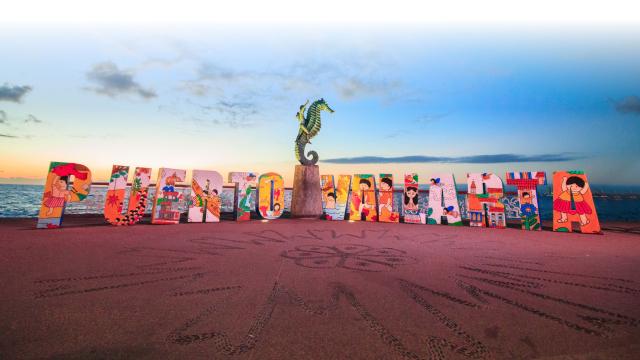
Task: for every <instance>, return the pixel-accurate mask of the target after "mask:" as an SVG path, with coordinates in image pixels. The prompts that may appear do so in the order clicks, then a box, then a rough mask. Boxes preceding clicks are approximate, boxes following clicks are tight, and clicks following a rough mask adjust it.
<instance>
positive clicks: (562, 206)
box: [553, 176, 592, 226]
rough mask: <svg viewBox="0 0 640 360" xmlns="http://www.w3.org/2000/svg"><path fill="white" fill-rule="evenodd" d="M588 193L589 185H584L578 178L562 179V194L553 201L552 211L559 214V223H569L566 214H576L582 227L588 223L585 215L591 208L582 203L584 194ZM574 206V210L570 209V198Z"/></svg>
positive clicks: (584, 202)
mask: <svg viewBox="0 0 640 360" xmlns="http://www.w3.org/2000/svg"><path fill="white" fill-rule="evenodd" d="M587 191H589V184H588V183H585V181H584V180H582V179H581V178H580V177H578V176H571V177H569V178H567V177H566V176H565V177H563V178H562V193H560V196H558V197H557V198H556V199H555V200H554V201H553V209H554V210H556V211H558V212H560V219H558V222H559V223H565V222H567V221H569V219H568V217H567V214H571V215H573V214H578V215H579V216H580V225H582V226H584V225H587V224H588V223H589V219H587V215H590V214H591V213H592V210H591V207H589V204H587V202H586V201H584V194H586V193H587ZM572 197H573V201H574V203H575V205H576V209H575V210H573V209H571V198H572Z"/></svg>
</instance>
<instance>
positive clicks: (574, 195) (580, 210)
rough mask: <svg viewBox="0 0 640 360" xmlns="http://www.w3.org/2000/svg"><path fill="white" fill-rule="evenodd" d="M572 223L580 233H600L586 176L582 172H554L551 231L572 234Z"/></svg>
mask: <svg viewBox="0 0 640 360" xmlns="http://www.w3.org/2000/svg"><path fill="white" fill-rule="evenodd" d="M572 201H573V206H572ZM574 223H577V224H578V226H580V232H582V233H596V234H597V233H600V221H599V220H598V213H597V212H596V207H595V204H594V203H593V194H591V187H590V186H589V181H588V180H587V175H586V174H585V173H584V172H583V171H556V172H554V173H553V231H560V232H572V231H573V226H572V225H573V224H574Z"/></svg>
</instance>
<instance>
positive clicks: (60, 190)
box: [36, 161, 91, 229]
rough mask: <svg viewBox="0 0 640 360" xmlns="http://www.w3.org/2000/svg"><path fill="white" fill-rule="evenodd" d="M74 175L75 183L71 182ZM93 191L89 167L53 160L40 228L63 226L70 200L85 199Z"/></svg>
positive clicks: (47, 182)
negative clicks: (65, 210)
mask: <svg viewBox="0 0 640 360" xmlns="http://www.w3.org/2000/svg"><path fill="white" fill-rule="evenodd" d="M71 177H73V185H72V186H71V189H69V182H70V180H71ZM89 191H91V171H90V170H89V168H88V167H86V166H84V165H81V164H76V163H66V162H57V161H52V162H51V163H50V164H49V171H48V173H47V180H46V182H45V184H44V194H43V195H42V203H41V206H40V212H39V213H38V224H37V225H36V227H37V228H38V229H55V228H58V227H60V226H62V215H63V214H64V208H65V205H66V204H67V203H68V202H77V201H82V200H84V199H85V198H86V197H87V196H88V195H89Z"/></svg>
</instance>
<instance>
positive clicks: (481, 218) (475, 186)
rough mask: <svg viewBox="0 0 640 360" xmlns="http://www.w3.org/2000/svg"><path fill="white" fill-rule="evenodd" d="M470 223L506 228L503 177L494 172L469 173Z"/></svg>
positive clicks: (468, 205)
mask: <svg viewBox="0 0 640 360" xmlns="http://www.w3.org/2000/svg"><path fill="white" fill-rule="evenodd" d="M467 189H468V190H467V207H468V211H469V225H470V226H479V227H489V228H496V229H505V228H506V227H507V219H506V217H505V214H504V204H503V203H502V202H501V199H502V196H504V188H503V184H502V179H500V177H499V176H497V175H495V174H492V173H482V174H481V173H471V174H467Z"/></svg>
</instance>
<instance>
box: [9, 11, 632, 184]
mask: <svg viewBox="0 0 640 360" xmlns="http://www.w3.org/2000/svg"><path fill="white" fill-rule="evenodd" d="M112 3H113V2H110V3H106V4H112ZM356 3H358V2H356ZM374 3H375V2H367V3H366V4H369V5H368V7H367V6H365V5H363V4H365V3H361V4H360V6H361V7H358V6H356V5H341V4H340V2H335V1H328V2H326V3H323V7H325V8H326V9H323V11H313V9H312V7H313V6H317V2H315V3H313V2H309V3H306V2H295V3H294V2H289V3H287V2H285V3H282V4H280V3H279V2H276V5H273V6H272V7H270V8H269V9H268V11H271V13H269V14H267V15H268V16H265V15H264V11H267V10H265V9H264V8H261V7H260V6H258V7H257V8H253V7H249V8H252V10H250V11H245V10H246V9H243V8H240V7H233V5H223V6H222V8H219V7H215V8H204V9H202V10H203V11H194V9H195V10H197V6H206V5H202V4H200V3H193V4H191V3H190V2H189V1H187V3H186V4H183V5H182V6H180V7H179V8H169V9H167V8H162V7H160V8H159V9H155V10H153V11H152V10H149V8H148V7H147V8H144V7H140V6H137V7H132V8H131V7H128V6H135V5H127V2H121V1H115V5H113V4H112V5H110V6H107V5H105V7H104V8H103V11H102V12H96V11H93V10H91V9H88V8H86V6H84V5H82V3H81V2H75V1H66V2H65V1H63V2H62V4H58V6H56V7H51V6H48V7H44V8H38V9H39V10H37V11H35V12H34V11H30V7H29V6H30V2H29V1H27V2H26V3H25V4H23V5H19V4H18V5H12V6H13V7H10V8H9V9H8V11H6V12H4V15H2V16H4V17H5V18H4V19H2V18H0V23H1V24H3V25H0V44H1V45H2V52H1V53H2V55H0V183H42V182H43V178H44V177H45V176H46V170H47V168H48V163H49V161H67V162H78V163H82V164H84V165H86V166H88V167H89V168H90V169H91V170H92V172H93V173H94V180H96V181H106V180H107V179H108V175H109V172H110V169H111V165H113V164H119V165H129V166H131V167H132V168H133V167H135V166H148V167H152V168H154V169H155V170H157V169H158V168H160V167H170V168H180V169H187V170H192V169H203V170H217V171H219V172H221V173H222V174H223V176H225V177H226V173H227V172H229V171H256V172H259V173H264V172H268V171H275V172H278V173H280V174H282V175H283V176H284V178H285V183H286V184H287V185H290V184H291V183H292V180H293V171H294V166H295V165H296V160H295V156H294V152H293V148H294V140H295V137H296V134H297V131H298V122H297V120H296V118H295V114H296V112H297V110H298V107H299V106H300V105H301V104H303V103H304V102H305V101H306V100H311V101H313V100H316V99H319V98H324V99H325V100H326V101H327V103H328V104H329V105H330V106H331V108H332V109H333V110H335V112H334V113H332V114H329V113H326V112H325V113H323V114H322V130H321V131H320V133H319V134H318V135H317V137H315V138H314V139H313V140H312V144H311V145H308V146H307V149H308V150H315V151H317V152H318V153H319V155H320V162H319V165H320V169H321V173H323V174H335V175H337V174H354V173H374V174H378V173H393V174H394V175H396V176H398V177H401V176H402V174H403V173H405V172H417V173H418V174H420V175H421V176H422V177H424V178H427V177H428V176H430V174H434V173H437V172H448V173H453V174H454V175H455V176H456V179H457V180H458V182H464V176H465V175H466V173H468V172H494V173H497V174H499V175H501V176H503V175H504V173H505V172H506V171H547V173H548V177H549V178H550V177H551V173H552V172H553V171H554V170H576V169H577V170H584V171H586V172H587V174H588V175H589V178H590V180H591V181H592V182H594V183H598V184H621V185H640V181H639V180H638V179H640V161H639V160H638V158H637V156H638V154H640V66H638V63H640V46H638V45H637V44H638V39H640V21H638V20H639V19H640V15H633V14H639V13H640V12H634V11H631V10H633V9H630V8H628V7H627V8H625V7H624V6H622V5H626V6H633V5H631V3H630V2H629V3H627V2H622V3H621V4H617V5H619V6H617V7H616V6H614V5H615V4H614V5H612V6H611V7H607V8H598V7H594V6H590V5H584V6H583V10H584V11H583V12H582V13H580V14H577V13H576V12H575V11H573V10H574V9H575V8H574V7H571V6H557V5H555V6H554V5H552V3H548V4H547V5H548V6H549V7H548V8H545V7H544V3H547V2H545V1H543V2H542V3H543V5H542V6H540V5H536V7H534V6H533V5H531V4H534V2H530V3H529V2H525V3H527V4H530V7H529V9H527V8H526V7H525V9H524V10H516V9H515V8H512V7H507V8H504V7H503V4H504V3H503V2H499V1H488V2H487V3H485V6H484V7H482V8H475V7H470V8H465V9H466V11H459V9H458V11H456V9H455V7H446V6H444V7H443V5H434V7H424V5H417V3H411V6H414V7H415V6H423V7H420V8H418V9H416V8H414V7H411V6H409V5H406V4H405V3H404V2H402V1H400V2H398V3H397V4H396V5H391V6H390V5H387V6H386V7H376V6H375V5H374ZM535 3H540V2H535ZM181 4H182V3H181ZM314 4H315V5H314ZM189 5H193V6H191V7H190V6H189ZM65 6H67V7H65ZM341 6H342V8H341ZM621 6H622V7H621ZM369 7H371V9H369V10H368V11H369V13H366V11H365V14H364V15H365V16H363V14H362V12H363V9H368V8H369ZM551 8H553V9H554V11H553V12H549V11H547V10H548V9H551ZM261 9H262V10H261ZM611 9H614V10H611ZM615 9H617V10H615ZM205 10H206V11H205ZM416 10H420V11H416ZM154 11H155V12H154ZM261 11H263V12H261ZM318 13H321V15H319V16H315V14H318ZM96 14H99V15H100V16H97V15H96ZM367 15H368V16H367ZM2 20H4V21H2Z"/></svg>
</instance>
